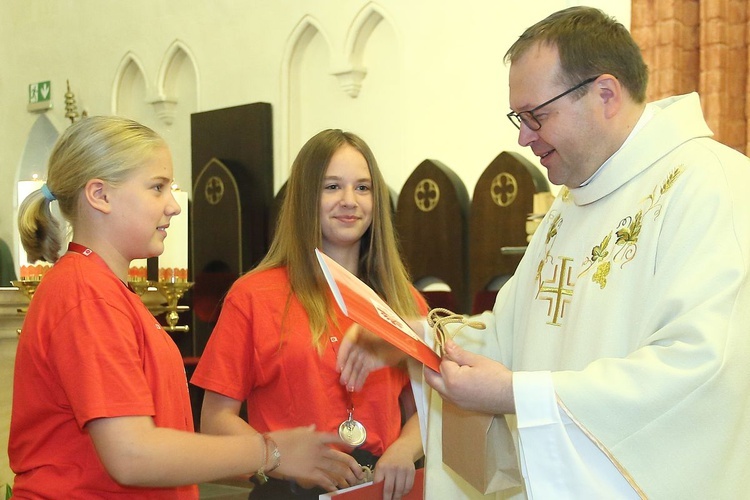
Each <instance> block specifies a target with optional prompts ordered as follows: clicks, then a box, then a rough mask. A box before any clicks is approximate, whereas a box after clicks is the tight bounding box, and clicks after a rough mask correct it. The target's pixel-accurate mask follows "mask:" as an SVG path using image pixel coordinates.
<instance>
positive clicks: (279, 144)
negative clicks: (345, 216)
mask: <svg viewBox="0 0 750 500" xmlns="http://www.w3.org/2000/svg"><path fill="white" fill-rule="evenodd" d="M579 3H584V4H588V5H594V6H598V7H601V8H603V9H605V10H606V11H607V12H609V13H611V14H612V15H614V16H616V17H617V18H618V19H620V20H621V21H622V22H623V23H624V24H626V25H629V23H630V3H629V2H626V1H624V0H611V1H608V2H605V1H604V0H599V1H589V2H571V1H562V0H538V1H536V2H533V3H527V4H521V3H519V2H513V1H506V0H473V1H471V2H464V1H460V0H378V1H375V2H368V1H366V0H347V1H346V2H342V1H337V0H304V1H303V0H296V1H293V0H276V1H273V2H269V1H267V0H211V1H207V0H129V1H127V2H117V1H112V0H55V1H54V2H49V1H47V0H3V2H2V3H0V64H1V65H2V66H1V67H2V70H0V103H2V105H1V106H2V110H3V112H2V113H0V131H1V132H2V133H0V178H2V179H4V180H3V182H0V238H3V239H5V240H6V241H13V240H14V239H15V235H14V234H13V233H14V227H13V222H12V221H13V217H15V210H16V204H15V200H14V197H13V182H14V181H15V179H16V175H17V170H18V167H19V162H20V160H21V156H22V153H23V148H24V145H25V143H26V140H27V138H28V134H29V132H30V130H31V127H32V125H33V123H34V121H35V119H36V118H37V115H36V114H35V113H31V112H28V111H26V103H27V90H28V85H29V84H31V83H34V82H38V81H45V80H50V81H51V82H52V86H53V106H54V107H53V109H51V110H49V111H47V112H46V114H47V117H48V118H49V119H50V121H51V122H52V123H53V124H54V126H55V127H56V128H57V129H58V130H62V129H63V128H64V127H66V126H68V124H69V121H68V120H67V119H66V118H65V117H64V114H65V109H64V106H65V103H64V99H63V94H64V93H65V91H66V89H65V82H66V80H69V81H70V84H71V90H72V91H73V92H74V94H75V95H76V98H77V104H78V108H79V112H80V111H81V110H84V109H85V110H86V111H87V112H88V113H89V114H111V113H113V112H114V111H115V109H114V108H115V106H116V103H117V99H116V97H115V96H114V95H113V91H114V88H115V86H116V83H117V82H116V80H115V78H116V75H117V72H118V69H119V67H120V64H121V63H122V62H123V59H124V58H125V57H126V56H127V55H128V54H131V55H134V56H135V57H136V58H137V60H138V61H139V64H141V70H142V72H143V75H142V78H143V85H144V86H145V88H144V89H142V90H141V89H135V90H134V91H131V96H132V98H135V99H144V100H146V101H150V100H153V99H155V98H158V97H159V92H160V91H161V90H163V89H161V88H160V85H159V78H160V70H161V69H162V65H163V64H164V63H165V58H166V57H167V53H168V51H169V49H170V47H172V46H173V45H174V44H175V43H178V44H181V45H182V46H183V47H185V48H186V49H187V50H188V51H189V54H190V56H191V57H192V60H190V61H188V63H187V64H190V65H193V66H194V70H193V69H192V68H188V69H187V70H185V69H184V68H183V70H182V71H188V72H192V73H195V74H194V78H195V82H193V83H191V85H192V86H193V87H194V88H185V85H182V86H180V84H178V85H177V89H176V90H177V92H178V93H179V94H181V95H179V96H175V97H177V106H176V110H175V115H176V119H175V122H174V123H172V124H171V125H167V124H165V123H164V122H162V121H161V120H160V119H159V118H158V117H157V113H156V110H155V109H154V107H153V106H152V105H151V104H147V103H140V104H139V105H138V106H136V109H133V107H132V106H131V107H128V108H127V109H128V111H129V112H130V113H131V114H133V115H135V116H132V117H133V118H136V119H139V120H141V121H143V122H145V123H147V124H148V125H150V126H152V127H153V128H155V129H156V130H157V131H158V132H160V133H161V134H162V135H164V136H165V137H166V138H167V140H168V141H169V143H170V145H171V146H172V149H173V153H174V157H175V176H176V180H177V182H178V183H179V184H181V185H182V186H183V187H189V184H190V165H189V162H190V138H189V133H190V129H189V116H190V113H192V112H195V111H205V110H210V109H216V108H223V107H228V106H234V105H239V104H246V103H250V102H258V101H264V102H270V103H271V104H272V106H273V113H274V116H273V118H274V156H275V162H276V164H275V172H276V175H275V180H274V184H275V187H276V188H277V189H278V187H279V186H281V184H282V183H283V182H284V180H285V179H286V172H287V171H288V166H289V163H290V162H291V160H292V158H293V156H294V154H295V153H296V150H297V148H298V147H299V145H300V144H301V143H302V142H304V140H305V139H306V138H307V137H309V136H310V135H312V134H313V133H315V132H317V130H318V129H319V128H322V127H323V126H337V127H340V128H345V129H349V130H352V131H355V132H358V133H360V134H361V135H362V136H363V137H364V138H365V140H367V141H368V142H370V145H371V146H372V148H373V150H374V151H375V153H376V156H377V157H378V159H379V161H380V163H381V166H382V168H383V170H384V172H385V174H386V178H387V179H388V183H389V184H390V186H391V187H392V188H393V189H394V190H396V191H400V189H401V186H402V185H403V183H404V182H405V180H406V179H407V177H408V176H409V174H410V173H411V172H412V170H413V169H414V168H416V166H417V165H418V164H419V163H420V162H421V161H422V160H424V159H426V158H433V159H437V160H440V161H441V162H443V163H444V164H446V165H447V166H449V167H450V168H452V169H453V170H455V171H456V172H457V174H458V175H459V177H461V179H462V180H463V181H464V184H465V185H466V187H467V190H468V191H469V193H472V192H473V188H474V185H475V184H476V181H477V180H478V178H479V176H480V175H481V173H482V171H483V170H484V169H485V168H486V166H487V165H488V164H489V162H490V161H491V160H492V159H493V158H494V157H495V156H496V155H497V154H499V153H500V152H501V151H504V150H515V151H521V152H523V153H524V154H527V155H529V153H528V152H526V151H524V150H523V149H522V148H520V147H519V146H518V144H517V143H516V137H517V136H516V131H515V129H513V128H512V126H511V125H510V124H509V123H508V122H507V119H506V118H505V116H503V115H504V114H505V113H506V112H507V108H508V105H507V68H506V67H505V66H504V64H503V63H502V56H503V54H504V52H505V50H506V49H507V47H508V46H509V44H510V43H512V41H513V40H514V38H515V37H516V36H518V35H519V34H520V33H521V31H522V30H523V29H524V28H525V27H526V26H528V25H529V24H531V23H533V22H535V21H536V20H538V19H541V18H542V17H544V16H546V15H547V14H549V13H550V12H552V11H554V10H558V9H560V8H564V7H567V6H569V5H574V4H579ZM522 5H523V7H521V6H522ZM368 7H369V8H372V7H374V8H376V9H377V10H378V11H379V12H382V13H384V14H385V16H386V19H385V20H384V21H382V22H381V24H380V25H378V27H377V28H376V30H375V32H374V33H373V34H372V37H371V44H370V45H371V47H368V48H367V49H366V50H365V54H364V60H363V63H364V66H365V67H367V68H368V70H369V74H368V75H367V77H366V78H365V79H364V81H363V86H362V90H361V92H360V96H359V97H358V98H351V97H348V96H347V95H345V94H344V92H343V90H341V88H340V87H339V86H338V83H337V81H336V78H335V77H334V76H332V75H331V73H332V72H333V71H336V70H338V69H339V68H340V67H342V66H345V65H346V63H347V60H346V54H345V44H346V40H347V36H348V35H349V30H351V29H352V23H353V22H354V20H355V19H356V18H357V15H358V14H359V13H360V12H361V11H362V10H363V9H364V10H366V9H367V8H368ZM305 16H310V17H311V18H312V19H314V20H315V22H316V23H317V26H318V27H319V28H320V30H321V32H322V33H323V34H324V37H322V39H319V40H316V41H315V42H314V43H313V44H312V45H313V46H312V47H311V48H310V51H309V53H308V54H307V55H306V57H307V59H306V60H305V61H304V62H303V66H304V64H307V65H308V69H307V70H303V71H305V73H304V74H305V75H306V76H307V79H306V81H305V82H304V87H303V91H304V92H305V93H304V94H303V95H304V97H305V99H306V101H307V104H305V105H304V108H303V113H302V114H301V116H297V115H295V116H294V119H295V123H292V124H290V123H288V120H287V118H288V115H286V114H285V113H284V111H288V110H287V109H285V108H284V106H285V96H283V95H282V62H283V58H284V55H285V54H284V51H285V50H287V49H288V46H287V44H288V43H289V39H290V37H291V36H292V33H293V30H294V29H295V27H296V26H297V25H298V24H299V23H300V21H301V20H302V19H304V18H305ZM319 38H321V37H319ZM392 55H393V56H395V60H394V61H393V64H395V65H397V66H398V68H397V71H391V73H389V74H387V76H389V77H390V76H391V75H393V74H395V75H397V76H398V79H397V80H396V81H394V80H393V79H392V78H384V77H383V75H384V73H383V71H385V70H386V69H384V68H383V60H384V57H385V58H386V59H387V58H390V57H391V56H392ZM368 58H369V59H370V63H371V64H370V65H369V67H368ZM310 66H312V67H313V68H312V70H311V69H310V68H309V67H310ZM381 70H382V71H381ZM313 71H317V73H314V79H313ZM389 71H390V70H389ZM189 78H192V76H190V77H189ZM316 86H325V88H326V89H327V91H326V92H323V93H321V96H323V97H324V99H323V100H322V101H320V100H319V99H318V100H316V101H315V102H314V103H311V102H310V100H311V98H312V96H313V95H314V94H315V92H316V90H317V89H318V87H316ZM326 109H329V110H335V111H336V112H335V113H334V114H332V117H333V118H334V120H329V121H326V120H325V119H322V117H323V115H324V111H325V110H326ZM290 126H291V127H292V128H291V130H295V127H296V130H297V135H294V134H291V135H290V134H289V130H290V128H289V127H290ZM529 157H530V158H531V159H533V157H531V156H529Z"/></svg>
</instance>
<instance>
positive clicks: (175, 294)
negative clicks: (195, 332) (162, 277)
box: [152, 280, 193, 332]
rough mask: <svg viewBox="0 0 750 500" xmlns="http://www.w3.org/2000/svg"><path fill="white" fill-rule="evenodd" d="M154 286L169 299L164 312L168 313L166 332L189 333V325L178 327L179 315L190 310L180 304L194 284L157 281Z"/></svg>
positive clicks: (176, 281)
mask: <svg viewBox="0 0 750 500" xmlns="http://www.w3.org/2000/svg"><path fill="white" fill-rule="evenodd" d="M152 285H153V286H154V287H155V288H156V290H157V291H158V292H159V293H161V294H162V295H163V296H164V298H165V299H167V305H166V306H165V307H164V312H166V313H167V315H166V320H167V325H166V326H164V330H166V331H168V332H189V331H190V327H189V326H188V325H178V324H177V322H178V321H179V319H180V315H179V313H180V312H182V311H187V310H189V309H190V308H189V307H188V306H180V305H178V302H179V301H180V299H181V298H182V296H183V295H185V292H187V291H188V290H190V287H192V286H193V283H192V282H189V281H179V280H170V281H155V282H153V283H152Z"/></svg>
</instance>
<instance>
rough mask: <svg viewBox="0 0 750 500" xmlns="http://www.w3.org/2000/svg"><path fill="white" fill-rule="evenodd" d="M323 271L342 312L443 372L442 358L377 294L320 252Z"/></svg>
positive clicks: (317, 252) (317, 253)
mask: <svg viewBox="0 0 750 500" xmlns="http://www.w3.org/2000/svg"><path fill="white" fill-rule="evenodd" d="M315 255H316V256H317V258H318V262H319V263H320V267H321V269H322V270H323V274H324V275H325V277H326V281H327V282H328V286H329V287H330V288H331V293H332V294H333V297H334V299H335V300H336V304H338V306H339V308H340V309H341V312H342V313H343V314H344V315H345V316H347V317H348V318H351V319H352V320H353V321H354V322H356V323H357V324H359V325H360V326H362V327H364V328H366V329H367V330H369V331H371V332H372V333H374V334H375V335H377V336H378V337H380V338H382V339H383V340H385V341H387V342H388V343H390V344H392V345H393V346H395V347H396V348H398V349H399V350H401V351H403V352H404V353H406V354H408V355H409V356H411V357H412V358H414V359H416V360H417V361H419V362H421V363H423V364H424V365H425V366H427V367H429V368H431V369H433V370H435V371H440V357H439V356H438V355H437V354H436V353H435V351H433V350H432V349H431V348H430V347H429V346H428V345H427V344H426V343H425V342H424V341H423V340H422V339H421V338H420V337H419V335H417V334H416V333H415V332H414V330H412V329H411V328H409V326H408V325H407V324H406V322H405V321H404V320H403V319H401V317H399V315H398V314H396V313H395V312H394V311H393V309H391V308H390V306H389V305H388V304H386V303H385V301H384V300H383V299H382V298H380V296H378V294H376V293H375V291H374V290H373V289H372V288H370V287H369V286H367V285H366V284H365V283H363V282H362V281H361V280H360V279H359V278H357V277H356V276H354V275H353V274H352V273H350V272H349V271H347V270H346V269H345V268H344V267H342V266H341V265H339V264H338V263H337V262H336V261H335V260H333V259H331V258H330V257H328V256H327V255H326V254H324V253H323V252H321V251H320V250H317V249H316V250H315Z"/></svg>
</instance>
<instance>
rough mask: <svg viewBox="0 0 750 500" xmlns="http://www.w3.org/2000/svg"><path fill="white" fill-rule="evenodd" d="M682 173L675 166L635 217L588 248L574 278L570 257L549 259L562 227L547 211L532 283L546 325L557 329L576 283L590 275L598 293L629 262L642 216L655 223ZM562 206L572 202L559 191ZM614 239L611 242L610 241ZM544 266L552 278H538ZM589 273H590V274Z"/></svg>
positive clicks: (559, 218) (558, 216) (559, 219)
mask: <svg viewBox="0 0 750 500" xmlns="http://www.w3.org/2000/svg"><path fill="white" fill-rule="evenodd" d="M683 171H684V168H683V166H682V165H681V166H679V167H677V168H675V169H674V170H672V171H671V172H670V173H669V175H667V177H666V179H665V180H664V182H662V183H661V185H659V186H656V187H655V188H654V189H653V191H652V192H651V194H649V195H648V196H646V197H645V198H644V199H643V200H642V202H641V203H642V204H645V205H646V206H645V208H642V209H640V210H638V211H637V212H636V213H635V215H629V216H627V217H624V218H623V219H621V220H620V222H619V223H618V224H617V227H616V228H615V229H613V230H610V231H609V232H608V233H607V235H606V236H604V238H602V241H601V242H600V243H599V244H598V245H594V246H593V247H592V248H591V254H590V255H589V256H588V257H586V258H585V259H584V261H583V263H582V265H581V267H582V270H581V272H580V273H579V274H578V276H574V273H573V264H572V263H573V262H574V259H573V258H571V257H562V256H561V257H558V258H557V259H559V263H555V261H556V260H557V259H556V258H554V257H553V256H552V247H553V246H554V244H555V239H556V238H557V234H558V231H559V229H560V227H561V226H562V222H563V218H562V216H561V214H560V212H559V211H556V210H555V211H551V212H549V213H548V214H547V219H548V220H549V225H548V227H547V235H546V240H545V245H544V246H545V249H544V256H543V257H542V258H541V259H540V261H539V265H538V266H537V271H536V276H535V281H536V282H537V293H536V297H535V298H536V299H537V300H546V301H547V302H548V306H547V315H548V316H549V317H551V319H550V321H548V322H547V324H549V325H553V326H560V325H561V320H562V318H563V316H564V312H565V305H566V304H568V303H569V302H570V300H571V299H572V296H573V291H574V288H575V283H576V281H577V279H580V278H581V277H583V276H585V275H586V274H587V273H589V272H591V281H592V282H593V283H596V284H597V285H599V288H600V289H604V288H605V287H606V286H607V279H608V278H609V276H610V273H611V272H612V269H613V264H616V265H617V267H619V268H620V269H622V268H624V266H625V265H626V264H627V263H628V262H630V261H632V260H633V259H634V258H635V255H636V253H637V251H638V238H639V237H640V235H641V229H642V227H643V223H644V220H646V216H647V215H649V216H650V220H653V221H655V220H656V219H657V218H658V217H659V215H661V209H662V196H663V195H664V194H665V193H666V192H667V191H669V190H670V189H671V188H672V186H673V185H674V184H675V182H676V180H677V178H678V177H679V176H680V174H682V172H683ZM559 196H560V197H561V198H562V200H563V201H564V202H567V201H569V200H570V199H571V198H572V195H571V194H570V191H569V190H568V189H567V188H565V187H563V188H562V189H561V191H560V195H559ZM613 235H614V238H613V237H612V236H613ZM546 266H552V277H551V278H550V279H543V277H542V275H543V274H544V270H545V267H546ZM592 269H593V272H592Z"/></svg>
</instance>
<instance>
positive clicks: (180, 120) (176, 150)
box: [151, 40, 200, 193]
mask: <svg viewBox="0 0 750 500" xmlns="http://www.w3.org/2000/svg"><path fill="white" fill-rule="evenodd" d="M199 88H200V79H199V74H198V69H197V65H196V63H195V57H194V56H193V54H192V52H191V51H190V49H189V48H188V47H187V46H186V45H185V44H184V43H183V42H182V41H180V40H175V41H174V42H173V43H172V45H170V46H169V48H168V49H167V51H166V52H165V54H164V59H163V61H162V64H161V67H160V68H159V78H158V80H157V84H156V89H157V91H156V95H155V96H153V97H152V99H151V104H152V105H153V107H154V111H155V112H156V115H157V117H158V118H159V119H160V121H161V123H162V125H163V126H162V130H161V132H162V134H163V136H164V138H165V139H166V141H167V143H168V144H169V145H170V147H171V149H172V159H173V163H174V172H175V173H174V176H175V181H176V182H177V184H178V185H179V186H180V187H181V188H182V189H183V190H184V191H187V192H188V193H190V192H192V186H191V177H192V175H191V162H190V115H191V114H192V113H195V112H197V111H200V109H199V102H198V96H199V95H200V94H199Z"/></svg>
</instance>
